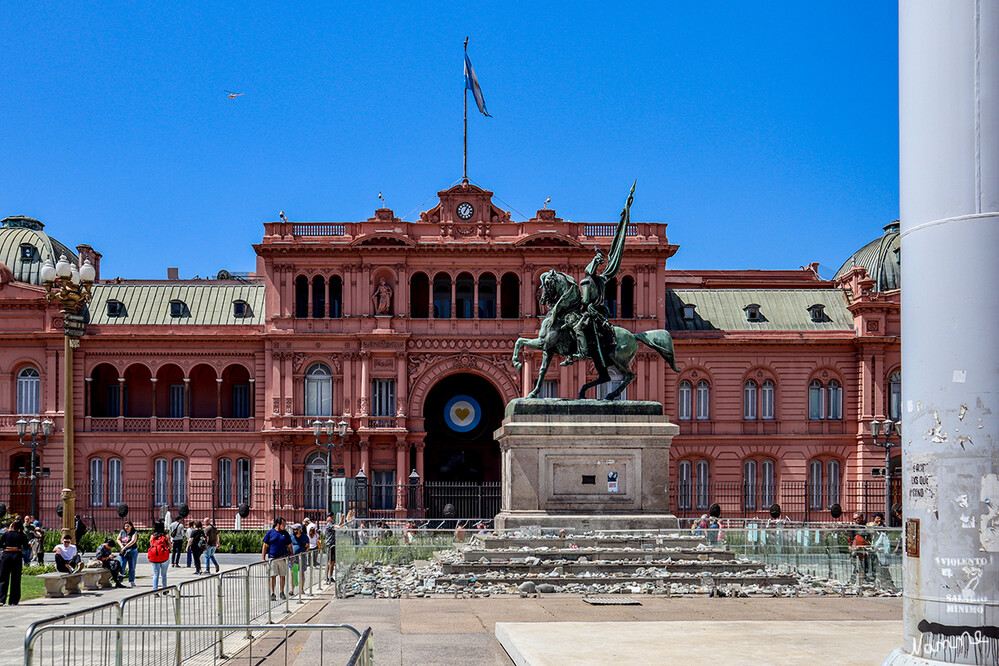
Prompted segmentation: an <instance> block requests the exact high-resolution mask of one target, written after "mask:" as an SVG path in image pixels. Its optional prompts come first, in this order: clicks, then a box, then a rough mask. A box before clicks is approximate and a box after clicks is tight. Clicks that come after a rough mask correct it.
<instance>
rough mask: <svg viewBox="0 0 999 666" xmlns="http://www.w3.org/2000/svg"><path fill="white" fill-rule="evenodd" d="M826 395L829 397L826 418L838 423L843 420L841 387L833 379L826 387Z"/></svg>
mask: <svg viewBox="0 0 999 666" xmlns="http://www.w3.org/2000/svg"><path fill="white" fill-rule="evenodd" d="M826 395H828V396H829V409H828V411H827V412H826V418H827V419H832V420H836V421H838V420H839V419H841V418H843V387H841V386H840V385H839V382H838V381H836V380H835V379H832V380H830V381H829V383H828V384H827V385H826Z"/></svg>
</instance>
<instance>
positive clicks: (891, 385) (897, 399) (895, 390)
mask: <svg viewBox="0 0 999 666" xmlns="http://www.w3.org/2000/svg"><path fill="white" fill-rule="evenodd" d="M888 418H890V419H891V420H892V421H900V420H901V419H902V372H901V371H900V370H896V371H895V372H893V373H891V374H890V375H888Z"/></svg>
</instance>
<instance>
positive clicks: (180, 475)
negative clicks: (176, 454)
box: [170, 458, 187, 506]
mask: <svg viewBox="0 0 999 666" xmlns="http://www.w3.org/2000/svg"><path fill="white" fill-rule="evenodd" d="M171 490H172V492H171V493H170V494H171V495H172V499H173V505H174V506H180V505H181V504H186V503H187V461H186V460H184V459H183V458H174V459H173V483H172V484H171Z"/></svg>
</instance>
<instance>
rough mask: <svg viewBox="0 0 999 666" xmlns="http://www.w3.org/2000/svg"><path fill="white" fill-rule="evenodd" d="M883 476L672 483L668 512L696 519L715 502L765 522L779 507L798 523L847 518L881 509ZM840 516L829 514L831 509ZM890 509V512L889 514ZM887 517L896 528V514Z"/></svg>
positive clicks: (897, 486) (895, 483)
mask: <svg viewBox="0 0 999 666" xmlns="http://www.w3.org/2000/svg"><path fill="white" fill-rule="evenodd" d="M885 481H886V479H884V478H881V479H864V480H862V481H845V482H842V483H840V484H837V485H835V486H830V485H829V484H825V483H823V484H813V483H808V482H805V481H781V482H779V483H773V484H762V483H756V484H745V483H743V482H741V481H713V482H710V483H707V484H698V483H696V482H689V483H679V484H678V483H670V486H669V510H670V513H673V514H674V515H676V516H677V517H678V518H680V519H681V520H683V519H691V518H696V517H699V516H701V515H703V514H706V513H708V512H709V510H710V507H711V506H712V505H714V504H717V505H718V507H719V508H720V509H721V516H722V517H725V518H741V519H757V520H766V519H767V518H771V517H773V516H772V514H771V512H770V510H771V507H772V506H773V505H774V504H777V505H779V507H780V511H781V515H782V516H783V517H785V518H787V519H789V520H793V521H796V522H831V521H836V520H839V521H843V522H849V521H850V519H851V517H852V515H853V512H854V511H860V512H861V513H863V514H864V515H865V516H866V517H868V518H870V517H871V516H872V515H873V514H875V513H885V510H886V508H887V507H886V504H885V486H886V483H885ZM901 496H902V479H901V478H899V477H893V478H892V479H891V498H892V500H891V504H892V505H894V504H897V503H900V502H901ZM834 506H835V507H839V510H840V515H839V516H834V515H833V507H834ZM888 513H891V512H888ZM885 521H886V523H887V524H889V525H891V526H892V527H898V526H899V525H898V524H897V521H895V519H894V516H891V515H886V516H885Z"/></svg>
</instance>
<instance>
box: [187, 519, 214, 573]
mask: <svg viewBox="0 0 999 666" xmlns="http://www.w3.org/2000/svg"><path fill="white" fill-rule="evenodd" d="M207 548H208V538H207V537H205V531H204V530H203V529H201V521H200V520H195V521H194V522H193V523H191V527H190V529H189V530H188V537H187V553H188V559H189V560H192V559H193V560H194V573H195V575H198V576H200V575H201V555H202V554H203V553H204V552H205V550H206V549H207ZM187 566H191V565H190V564H188V565H187ZM205 573H210V571H209V570H208V567H205Z"/></svg>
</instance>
